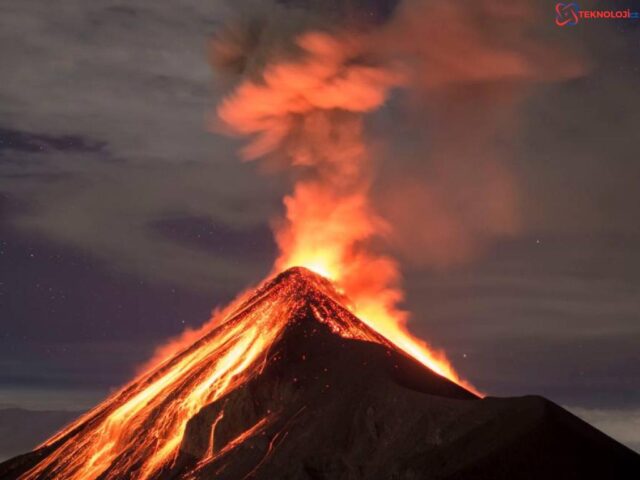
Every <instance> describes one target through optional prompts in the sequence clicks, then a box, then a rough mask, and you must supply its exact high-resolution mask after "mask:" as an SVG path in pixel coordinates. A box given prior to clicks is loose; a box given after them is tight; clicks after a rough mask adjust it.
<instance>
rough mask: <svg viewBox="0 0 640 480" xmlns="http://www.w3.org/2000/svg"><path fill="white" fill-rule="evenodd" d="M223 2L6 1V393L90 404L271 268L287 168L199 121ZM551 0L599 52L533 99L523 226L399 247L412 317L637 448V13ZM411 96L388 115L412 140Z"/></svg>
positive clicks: (67, 406)
mask: <svg viewBox="0 0 640 480" xmlns="http://www.w3.org/2000/svg"><path fill="white" fill-rule="evenodd" d="M223 3H224V2H221V1H216V0H213V1H209V2H201V1H196V0H189V1H184V2H179V5H178V4H177V3H176V2H169V1H166V0H156V1H154V2H142V1H128V2H119V1H100V2H86V1H81V0H60V1H57V2H50V1H45V0H7V1H4V2H2V5H0V52H1V57H0V58H2V62H1V66H0V69H1V76H0V407H2V406H8V405H17V406H20V407H24V408H29V409H54V410H55V409H62V410H83V409H86V408H88V407H90V406H92V405H94V404H95V403H96V402H97V401H99V400H100V399H102V398H104V396H105V395H106V394H107V393H108V392H109V391H111V390H113V389H115V388H117V387H118V386H120V385H121V384H122V383H123V382H125V381H127V380H128V379H130V378H131V376H132V375H133V374H134V373H135V371H136V368H137V367H138V366H139V365H141V364H142V363H143V362H144V361H145V359H147V358H148V357H149V356H150V355H151V353H152V352H153V350H154V348H155V347H157V346H159V345H161V344H162V343H163V342H164V341H166V339H167V338H170V337H172V336H175V335H177V334H179V333H180V332H181V331H183V330H184V329H185V328H186V327H187V326H192V327H196V326H198V325H200V324H202V323H203V322H204V321H205V320H207V319H208V318H209V316H210V312H211V310H212V309H213V308H214V307H216V306H221V305H224V303H225V302H227V301H228V300H229V299H231V298H232V297H233V296H234V295H235V294H236V293H238V292H239V291H241V290H243V289H244V288H245V287H247V286H249V285H252V284H255V283H256V282H258V281H260V280H261V279H262V278H263V277H264V276H265V275H266V274H267V273H268V272H269V270H270V266H271V263H272V261H273V259H274V257H275V255H276V246H275V244H274V242H273V240H272V233H271V230H270V221H271V219H272V218H274V216H276V215H278V214H280V213H281V200H280V199H281V197H282V195H283V193H284V192H286V191H287V189H288V185H287V184H286V182H284V181H282V179H279V178H278V177H274V176H263V175H260V174H259V173H258V169H257V168H256V165H254V164H250V163H242V162H240V161H238V158H237V154H236V151H237V147H238V142H237V141H234V140H233V139H228V138H226V137H223V136H220V135H215V134H213V133H211V132H209V131H207V128H206V125H205V124H206V118H207V116H208V115H210V113H211V111H212V108H213V106H214V105H215V103H216V101H217V99H219V97H220V95H221V93H220V91H219V86H218V85H216V84H214V82H213V78H212V73H211V69H210V66H209V65H208V63H207V59H206V57H207V53H206V45H207V40H208V38H209V37H210V35H211V32H212V31H214V30H215V28H216V26H217V25H218V23H219V22H220V15H221V13H220V12H222V11H223V7H224V4H223ZM297 3H302V2H297ZM311 3H313V2H311ZM334 3H340V2H334ZM545 3H547V4H548V5H547V7H545V8H546V10H544V9H542V10H541V11H543V12H546V13H547V14H548V15H547V16H546V17H544V16H542V17H541V18H540V19H539V21H540V22H546V23H547V24H548V25H546V24H545V25H543V26H541V28H542V29H543V30H544V31H548V32H549V38H550V39H551V41H552V42H555V44H557V45H558V48H563V49H565V50H568V51H570V52H572V55H576V56H580V57H581V58H584V59H585V63H586V64H588V71H587V72H586V73H585V74H584V75H583V76H581V77H579V78H574V79H569V80H566V81H564V82H557V83H554V84H548V85H544V86H542V87H541V88H539V89H536V91H535V92H534V93H532V95H530V96H529V97H528V99H527V101H526V104H525V105H524V106H523V109H522V112H523V113H522V116H521V118H520V124H521V128H520V129H519V131H518V134H517V136H516V137H515V138H511V139H510V142H511V144H512V146H513V155H512V156H511V158H510V160H509V161H510V165H511V166H512V168H513V169H514V171H515V172H516V173H517V177H518V179H519V187H520V189H521V196H522V218H523V221H524V228H523V229H522V231H521V232H520V233H519V234H518V235H515V236H513V237H511V238H505V239H500V240H498V241H495V242H492V243H491V244H490V245H487V246H486V248H484V249H483V252H482V254H481V255H478V256H476V257H475V258H474V259H473V260H472V261H469V262H467V263H466V264H464V265H458V266H456V267H455V268H431V267H430V266H429V265H417V264H415V263H414V262H412V261H411V260H410V259H407V258H404V259H402V262H403V264H402V267H403V274H404V285H405V287H406V290H407V301H406V307H407V308H408V309H409V310H410V311H411V312H412V320H411V323H410V327H411V329H412V331H413V332H414V333H415V334H416V335H418V336H420V337H422V338H425V339H428V340H429V342H430V343H431V344H433V345H434V346H436V347H438V348H441V349H443V350H444V351H446V352H447V355H448V357H449V358H450V359H451V361H452V363H453V364H454V366H455V367H456V368H457V369H458V370H459V372H460V373H461V374H462V376H464V377H465V378H468V379H469V380H470V381H471V382H472V383H474V384H475V385H476V386H477V387H478V388H480V389H481V390H483V391H485V392H487V393H488V394H490V395H523V394H540V395H544V396H546V397H548V398H550V399H552V400H553V401H555V402H557V403H559V404H561V405H563V406H565V407H568V408H570V409H571V410H572V411H574V412H576V413H578V414H579V415H581V416H583V417H584V418H586V419H588V420H590V421H592V422H594V423H595V424H596V425H597V426H599V427H600V428H603V429H604V430H605V431H607V432H610V433H611V434H612V435H614V436H615V437H616V438H618V439H620V440H621V441H624V442H625V443H627V444H629V445H631V446H633V447H635V448H640V241H639V240H640V223H639V222H638V218H639V217H640V215H639V214H640V187H639V185H640V162H639V161H638V146H637V142H638V129H639V127H640V89H638V86H639V85H640V58H639V52H640V22H637V24H636V23H633V22H609V23H606V22H604V23H602V22H601V23H596V22H592V23H590V24H580V25H578V26H576V27H574V28H565V29H560V28H558V27H556V26H555V25H554V23H553V5H554V2H545ZM583 3H584V7H583V8H586V7H587V3H588V2H580V4H581V6H582V5H583ZM596 3H597V4H598V5H600V6H601V5H602V4H604V3H605V2H591V4H592V5H595V4H596ZM609 3H610V4H613V3H614V2H609ZM359 4H363V5H366V4H367V2H359ZM381 5H383V2H377V3H376V4H375V5H374V7H375V8H374V9H375V12H376V15H378V14H379V15H382V16H384V15H386V10H385V8H384V6H381ZM615 5H616V7H619V8H625V6H627V5H629V6H631V8H633V7H634V6H637V8H638V10H640V2H621V1H616V2H615ZM367 8H370V7H367ZM381 12H382V13H381ZM425 41H426V40H425ZM395 111H396V110H395V109H394V104H393V99H392V102H391V104H390V105H388V106H387V107H385V108H384V109H383V110H382V111H380V112H378V113H376V115H375V116H374V118H372V120H371V128H372V130H374V131H375V130H376V129H385V130H387V131H391V132H393V131H394V129H397V132H396V133H397V135H395V136H394V140H393V141H391V142H390V143H391V145H390V146H389V147H388V150H394V151H400V150H402V149H403V148H404V147H406V145H403V142H405V143H408V142H409V140H406V137H405V133H406V132H403V131H402V128H403V127H402V125H401V124H398V123H397V122H395V121H394V114H395ZM401 168H404V167H401ZM407 168H411V165H407ZM380 181H384V178H383V179H381V180H380Z"/></svg>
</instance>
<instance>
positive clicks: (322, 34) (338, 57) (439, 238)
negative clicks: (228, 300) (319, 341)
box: [212, 0, 579, 370]
mask: <svg viewBox="0 0 640 480" xmlns="http://www.w3.org/2000/svg"><path fill="white" fill-rule="evenodd" d="M261 12H264V15H262V16H260V15H258V16H257V17H255V16H254V17H253V20H251V21H246V20H244V21H243V22H240V23H237V22H235V23H234V22H231V23H230V24H229V25H228V26H227V28H226V29H224V30H223V31H221V32H219V34H218V35H217V36H216V38H215V39H214V41H213V47H212V52H213V53H212V63H213V65H214V67H216V68H217V69H218V71H222V73H225V72H226V75H222V76H223V77H226V78H227V80H229V79H230V80H231V84H232V87H231V89H230V91H229V93H228V95H227V96H226V97H225V98H224V100H223V101H222V102H221V104H220V105H219V106H218V109H217V119H218V121H219V123H218V124H217V126H216V128H218V129H224V130H225V131H226V132H227V133H230V134H232V135H237V136H241V137H244V138H246V140H247V143H246V145H245V147H244V148H243V150H242V156H243V158H244V159H246V160H255V159H263V160H264V162H265V163H266V164H267V165H269V166H270V167H272V169H273V168H275V169H283V170H285V171H286V172H287V173H288V174H289V175H291V177H292V179H293V183H294V185H293V192H292V193H291V194H290V195H288V196H286V197H285V199H284V205H285V209H286V214H285V217H286V218H284V219H281V220H277V221H276V222H275V223H274V228H275V235H276V240H277V243H278V246H279V247H280V252H281V253H280V257H279V258H278V260H277V261H276V264H275V269H276V270H280V269H282V268H285V267H288V266H292V265H303V266H307V267H309V268H311V269H313V270H315V271H317V272H319V273H321V274H324V275H326V276H328V277H329V278H332V279H333V280H334V281H335V282H336V283H337V285H338V286H339V287H340V288H342V289H343V290H344V291H345V293H346V294H347V295H348V296H349V298H350V299H351V300H352V301H353V303H354V308H355V310H356V312H357V313H358V314H359V315H360V316H361V317H363V318H364V319H365V320H369V321H370V322H371V323H373V324H375V325H374V326H375V328H377V329H378V330H379V331H382V333H383V334H386V335H387V336H388V337H390V338H392V339H394V340H396V342H397V343H399V344H402V342H403V341H404V340H406V338H405V337H407V338H409V336H408V333H406V331H405V330H404V320H405V314H404V313H403V312H401V311H399V310H398V303H399V302H400V301H401V300H402V292H401V290H400V289H399V286H398V285H399V279H400V276H399V271H398V265H397V263H396V261H395V260H394V258H393V257H392V256H391V255H390V252H393V251H396V252H400V253H401V254H403V255H405V256H407V257H408V258H410V259H411V260H412V261H413V262H421V263H423V264H428V265H432V266H435V267H441V266H447V265H451V264H456V263H459V262H462V261H465V260H467V259H468V258H469V257H471V256H472V255H473V254H475V253H476V252H477V251H478V250H479V249H480V248H481V247H482V246H483V245H484V244H486V243H488V242H489V241H491V240H492V239H495V238H497V237H501V236H504V235H511V234H514V233H515V232H517V231H518V229H519V228H520V224H521V219H520V218H519V215H518V194H517V187H516V184H517V182H516V180H515V176H514V174H513V172H512V171H510V169H509V167H508V162H506V161H505V159H508V143H505V142H504V141H503V139H504V138H508V133H509V132H510V131H513V129H514V126H515V125H516V124H517V122H516V113H517V105H518V103H519V101H520V100H521V99H522V98H523V97H524V95H525V94H526V93H527V91H528V90H529V89H530V88H531V86H532V85H533V84H534V83H536V82H541V81H549V80H555V79H561V78H566V77H567V76H571V75H575V74H576V73H577V72H578V71H579V68H578V67H577V66H575V65H568V66H567V63H566V59H564V58H560V57H558V56H557V55H553V54H552V53H551V52H550V50H549V49H548V48H547V47H543V46H541V45H540V44H539V43H538V42H537V39H536V38H535V35H533V34H532V32H531V31H530V27H531V19H532V18H534V17H533V11H532V9H531V8H530V4H529V2H524V1H521V2H518V1H516V2H497V1H489V0H487V1H469V2H467V1H461V2H456V3H455V4H454V3H452V2H445V1H428V0H405V1H404V2H403V3H401V4H400V5H399V6H398V7H397V9H396V11H395V13H394V14H393V15H392V16H391V17H390V18H388V19H387V21H386V22H384V23H383V24H381V25H373V24H370V25H367V24H366V23H363V22H361V21H358V22H345V21H339V20H338V19H337V18H336V16H335V15H332V14H331V13H328V14H325V13H317V12H316V11H315V10H313V9H311V10H307V11H306V13H302V12H301V11H298V10H291V9H290V8H287V7H282V6H279V5H271V6H270V8H267V9H265V10H261ZM334 13H335V12H334ZM345 18H354V17H353V16H352V15H345ZM392 91H397V92H398V94H397V95H395V96H394V97H395V98H394V100H395V102H394V104H395V109H394V116H393V125H392V126H391V127H390V128H389V129H388V132H389V133H390V135H389V136H388V138H385V133H387V132H386V131H385V129H378V135H377V137H376V139H375V142H374V141H373V140H372V139H371V137H370V133H369V132H368V130H367V124H366V122H365V120H366V118H367V117H368V116H370V115H371V114H373V113H374V112H376V111H378V110H380V109H381V108H382V107H383V106H384V105H385V104H387V103H389V99H390V95H391V94H392ZM403 130H404V131H405V132H413V133H414V134H416V133H417V134H418V135H417V138H418V141H415V139H413V141H411V142H408V145H409V147H411V146H412V147H413V150H411V148H409V147H407V145H405V146H404V147H402V148H396V147H394V146H393V144H394V138H393V133H394V131H396V132H402V131H403ZM401 135H405V133H401ZM374 145H376V146H381V147H382V148H373V146H374ZM383 151H384V152H386V156H388V157H391V158H387V159H386V160H387V161H386V162H385V164H384V165H383V167H382V168H383V171H384V172H385V175H384V178H380V177H378V178H376V173H377V172H376V165H377V164H378V163H377V161H378V160H380V159H381V157H383V155H381V154H380V152H383ZM389 164H391V167H389V166H388V165H389ZM394 167H395V168H394ZM387 174H388V176H387ZM403 335H404V337H402V336H403ZM399 336H400V337H402V338H400V339H398V337H399ZM411 341H413V340H411ZM427 356H428V357H429V358H431V357H432V356H433V354H432V352H430V351H427ZM427 363H428V362H427ZM440 368H441V370H444V369H447V368H449V367H448V366H445V367H440Z"/></svg>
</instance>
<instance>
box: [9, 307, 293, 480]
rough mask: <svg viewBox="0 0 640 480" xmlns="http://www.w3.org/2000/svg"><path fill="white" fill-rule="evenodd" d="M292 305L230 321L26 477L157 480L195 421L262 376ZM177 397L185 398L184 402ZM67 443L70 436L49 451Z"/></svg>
mask: <svg viewBox="0 0 640 480" xmlns="http://www.w3.org/2000/svg"><path fill="white" fill-rule="evenodd" d="M293 306H294V305H293V303H292V302H291V301H287V299H283V301H280V302H277V303H275V302H273V303H269V304H267V306H266V307H263V308H261V309H260V310H258V311H251V306H249V307H248V309H247V308H245V309H244V311H243V315H241V316H236V317H235V318H231V319H229V320H228V321H226V322H225V323H223V324H222V325H221V326H220V327H218V328H216V329H214V330H213V331H212V332H210V333H209V334H207V335H206V336H205V337H204V338H203V339H202V340H200V341H199V342H197V343H196V344H195V345H194V346H193V347H192V348H190V349H188V350H186V351H184V352H182V353H180V354H178V355H177V356H176V357H175V358H174V359H173V360H171V361H169V362H168V363H165V364H163V365H160V367H158V369H157V370H155V371H152V372H150V373H148V374H145V375H143V377H142V378H141V379H138V380H136V381H134V382H133V383H132V384H131V385H130V386H128V387H126V388H125V389H124V390H123V391H122V392H121V393H120V394H119V395H115V396H114V397H112V398H111V399H109V400H107V401H106V402H104V403H103V404H102V405H100V406H99V407H98V408H96V409H95V410H94V411H92V412H90V414H88V415H86V416H85V417H83V418H82V419H81V420H80V421H83V422H84V421H86V425H84V426H80V428H82V434H81V435H74V436H73V437H72V438H70V440H69V441H68V442H66V443H64V444H63V445H62V446H61V447H60V448H59V449H58V450H56V451H55V452H53V453H52V454H51V455H50V456H49V457H47V459H46V460H45V461H44V462H42V463H40V464H39V465H38V466H37V467H35V468H34V469H33V470H31V471H29V472H27V473H26V474H25V475H23V476H22V477H21V478H22V479H24V480H36V479H38V478H41V476H46V477H48V478H57V479H65V480H90V479H94V478H97V477H98V476H101V478H105V479H114V480H115V479H118V478H122V477H123V476H125V472H137V474H136V475H135V476H134V477H133V478H136V479H139V480H145V479H148V478H150V477H151V476H152V475H153V474H154V473H156V472H157V471H158V470H159V469H160V468H162V467H163V466H164V465H167V464H169V463H170V462H172V461H173V460H174V459H175V455H176V453H177V451H178V448H179V446H180V442H181V440H182V437H183V435H184V431H185V427H186V424H187V421H188V420H189V419H190V418H192V417H193V416H194V415H195V414H196V413H197V412H198V411H199V410H200V409H201V408H202V407H204V406H205V405H207V404H209V403H211V402H213V401H215V400H216V399H218V398H220V397H221V396H223V395H225V394H226V393H228V392H229V391H231V390H233V389H234V388H235V387H236V386H237V385H239V384H241V383H243V382H245V381H246V380H247V379H248V378H250V377H251V376H252V375H254V374H255V373H257V372H258V371H259V369H260V367H261V362H260V360H261V358H263V356H264V354H265V352H266V351H267V349H268V346H269V345H270V344H271V343H272V342H273V341H274V340H275V338H277V336H278V335H279V333H280V332H281V330H282V328H283V327H284V326H285V325H284V324H283V323H282V322H278V321H277V320H278V319H281V318H287V310H289V309H291V308H293ZM175 392H180V398H179V399H176V398H174V395H175ZM80 421H79V422H76V424H74V425H72V426H71V427H69V428H67V429H66V430H65V432H69V431H70V430H71V429H73V428H75V426H79V423H80ZM149 431H151V432H152V434H149V433H148V432H149ZM63 436H64V432H62V433H61V434H59V435H57V436H56V437H54V439H52V441H49V442H47V444H49V445H50V444H52V443H53V441H55V440H56V439H61V438H62V437H63ZM124 452H127V456H126V457H125V456H124V455H121V454H123V453H124Z"/></svg>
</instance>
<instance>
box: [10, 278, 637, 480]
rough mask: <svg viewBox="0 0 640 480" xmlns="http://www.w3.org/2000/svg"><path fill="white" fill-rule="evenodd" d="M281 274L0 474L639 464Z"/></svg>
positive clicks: (580, 471) (376, 474) (266, 475)
mask: <svg viewBox="0 0 640 480" xmlns="http://www.w3.org/2000/svg"><path fill="white" fill-rule="evenodd" d="M345 302H346V299H345V298H343V297H342V296H341V295H340V294H339V293H338V292H337V291H336V290H335V288H334V287H333V286H332V284H331V283H330V282H329V281H328V280H326V279H324V278H323V277H320V276H319V275H316V274H314V273H312V272H310V271H308V270H306V269H304V268H291V269H289V270H287V271H285V272H283V273H281V274H280V275H278V276H277V277H275V278H274V279H272V280H270V281H268V282H267V283H266V284H264V285H263V286H262V287H260V288H258V289H257V290H256V291H255V292H253V293H251V294H246V295H245V296H244V297H243V298H241V299H240V300H238V301H237V302H236V303H235V304H234V306H233V308H232V309H231V310H230V311H229V312H228V313H227V314H226V315H225V316H224V319H223V320H222V321H221V322H220V323H219V324H218V325H217V326H215V327H212V328H211V330H210V331H209V332H207V333H205V334H204V335H203V336H202V337H201V338H199V339H198V340H197V341H195V342H194V343H192V344H191V345H188V346H186V347H185V348H183V349H182V350H180V351H179V352H178V353H176V354H174V355H173V356H172V357H170V358H169V359H167V360H165V361H164V362H161V363H160V364H158V365H156V366H155V367H153V368H150V369H149V370H148V371H147V372H145V373H143V374H141V375H140V376H139V377H138V378H137V379H135V380H134V381H133V382H131V383H130V384H129V385H127V386H125V387H124V388H123V389H122V390H120V391H119V392H117V393H116V394H114V395H113V396H111V397H110V398H108V399H107V400H106V401H104V402H103V403H102V404H100V405H98V406H97V407H96V408H95V409H93V410H92V411H90V412H88V413H87V414H85V415H84V416H82V417H81V418H79V419H78V420H77V421H76V422H74V423H72V424H71V425H70V426H69V427H67V428H66V429H64V430H63V431H61V432H60V433H58V434H57V435H55V436H54V437H52V438H51V439H49V440H48V441H47V442H45V443H44V444H43V445H41V446H40V447H39V448H37V449H36V450H35V451H33V452H31V453H27V454H25V455H22V456H19V457H16V458H14V459H12V460H9V461H7V462H5V463H3V464H1V465H0V479H3V480H9V479H34V480H35V479H56V480H58V479H59V480H72V479H82V480H90V479H100V480H109V479H120V480H124V479H131V480H134V479H136V480H141V479H154V480H156V479H157V480H160V479H167V480H168V479H184V480H187V479H191V480H204V479H220V480H223V479H224V480H227V479H228V480H240V479H250V478H252V479H269V480H272V479H292V480H294V479H309V480H319V479H345V480H346V479H349V480H355V479H372V480H377V479H380V480H382V479H385V480H387V479H397V480H405V479H406V480H409V479H448V480H454V479H464V480H473V479H492V480H498V479H510V480H513V479H542V478H544V479H547V478H562V479H572V478H576V479H577V478H580V479H591V478H593V479H598V480H602V479H614V478H615V479H622V478H640V456H639V455H637V454H635V453H634V452H632V451H631V450H629V449H627V448H626V447H624V446H623V445H621V444H619V443H617V442H616V441H614V440H612V439H611V438H609V437H607V436H606V435H604V434H603V433H601V432H599V431H598V430H596V429H594V428H593V427H591V426H590V425H588V424H587V423H585V422H583V421H581V420H580V419H578V418H577V417H575V416H573V415H571V414H570V413H569V412H567V411H565V410H564V409H562V408H561V407H559V406H557V405H555V404H554V403H552V402H550V401H548V400H545V399H544V398H541V397H536V396H527V397H519V398H491V397H485V398H480V397H479V396H477V395H475V394H474V393H472V392H470V391H468V390H466V389H465V388H463V387H461V386H460V385H458V384H456V383H454V382H452V381H450V380H448V379H446V378H444V377H442V376H440V375H438V374H437V373H435V372H433V371H431V370H430V369H428V368H427V367H425V366H424V365H423V364H421V363H419V362H417V361H416V360H415V359H413V358H412V357H410V356H408V355H407V354H405V353H404V352H403V351H402V350H401V349H400V348H398V347H396V346H395V345H394V344H393V343H391V342H390V341H389V340H387V339H386V338H384V337H382V336H381V335H379V334H378V333H376V332H375V331H374V330H372V329H371V328H370V327H368V326H367V325H366V324H365V323H363V322H362V321H360V320H359V319H358V318H357V317H355V316H354V315H353V314H351V313H350V312H349V310H348V309H347V308H346V307H345V306H344V305H345Z"/></svg>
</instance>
